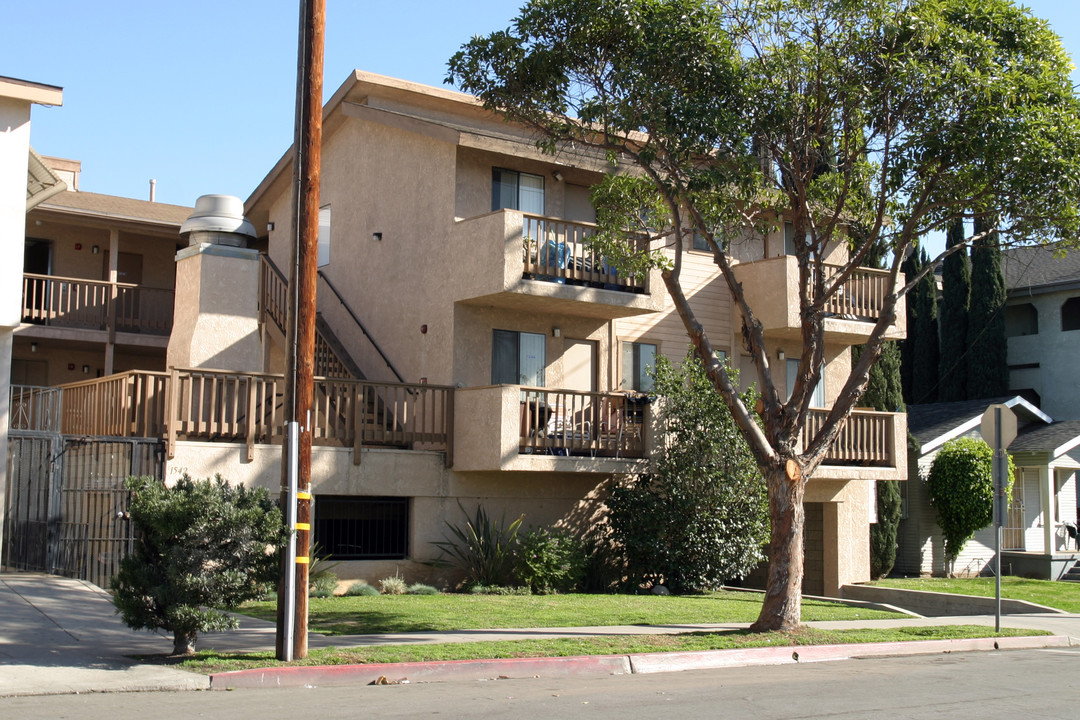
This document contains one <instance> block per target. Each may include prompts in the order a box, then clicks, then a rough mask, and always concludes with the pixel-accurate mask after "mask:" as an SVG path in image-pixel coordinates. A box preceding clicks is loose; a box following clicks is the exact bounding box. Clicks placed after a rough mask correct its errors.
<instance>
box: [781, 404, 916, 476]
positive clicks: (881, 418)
mask: <svg viewBox="0 0 1080 720" xmlns="http://www.w3.org/2000/svg"><path fill="white" fill-rule="evenodd" d="M828 414H829V411H828V410H811V411H810V412H809V413H808V414H807V416H806V424H805V425H804V426H803V433H802V443H803V447H805V446H806V445H807V444H808V443H809V442H810V440H811V439H812V438H813V437H814V436H815V435H816V434H817V432H818V430H820V429H821V426H822V425H823V424H824V423H825V418H826V417H827V416H828ZM895 422H896V414H895V413H883V412H873V411H869V410H854V411H852V413H851V415H850V417H848V419H847V422H846V423H845V424H844V426H843V427H842V428H840V432H839V433H838V434H837V436H836V442H835V443H833V446H832V448H830V449H829V452H828V453H827V454H826V455H825V459H824V460H823V461H822V464H824V465H854V466H860V467H895V466H896V451H897V449H896V448H895V447H894V433H893V428H894V423H895Z"/></svg>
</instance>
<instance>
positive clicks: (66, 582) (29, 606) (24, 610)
mask: <svg viewBox="0 0 1080 720" xmlns="http://www.w3.org/2000/svg"><path fill="white" fill-rule="evenodd" d="M0 608H3V612H0V696H3V695H34V694H57V693H78V692H110V691H114V692H123V691H137V690H187V689H206V688H208V687H210V678H208V677H206V676H203V675H196V674H193V673H188V672H185V671H182V670H176V669H173V668H169V667H165V666H161V665H151V664H141V663H138V662H136V661H135V660H132V659H131V657H130V656H132V655H163V654H165V653H168V652H169V651H170V650H171V649H172V638H171V636H169V635H166V634H164V633H148V632H135V631H133V630H130V629H129V628H127V627H126V626H125V625H124V624H123V623H122V622H121V621H120V618H119V617H118V616H117V615H116V614H115V612H114V609H113V605H112V602H111V601H110V598H109V596H108V594H107V593H105V592H104V591H103V590H101V589H100V588H98V587H96V586H94V585H91V584H89V583H86V582H82V581H79V580H72V579H69V578H62V577H56V576H50V575H39V574H10V573H9V574H4V575H0ZM240 622H241V627H240V629H239V630H236V631H231V632H225V633H205V634H200V636H199V645H198V647H199V649H201V650H207V649H213V650H218V651H221V652H252V651H265V650H272V649H273V647H274V626H273V624H272V623H268V622H264V621H260V620H255V619H252V618H247V617H244V618H241V619H240ZM808 624H809V625H812V626H815V627H821V628H849V627H867V626H873V627H887V626H901V625H950V624H956V625H963V624H967V625H970V624H982V625H990V626H993V624H994V618H993V616H963V617H954V618H949V617H932V618H920V617H911V618H905V619H898V620H875V621H867V622H862V621H845V622H821V623H808ZM1003 625H1004V626H1005V627H1014V628H1029V629H1038V630H1048V631H1050V632H1052V633H1054V635H1057V636H1064V637H1068V636H1072V637H1075V638H1077V639H1078V640H1077V643H1080V616H1077V615H1062V614H1055V615H1041V614H1040V615H1035V614H1030V615H1009V616H1007V617H1006V618H1005V619H1004V620H1003ZM746 626H747V624H746V623H725V624H715V625H664V626H641V625H632V626H619V627H586V628H523V629H500V630H464V631H456V632H427V633H392V634H375V635H353V636H334V637H326V636H322V635H319V634H317V633H312V634H310V636H309V645H310V647H312V648H318V647H351V646H365V645H381V644H405V643H439V642H476V641H484V640H512V639H524V638H565V637H586V636H593V635H626V634H657V633H682V632H692V631H701V630H704V631H708V630H732V629H739V628H745V627H746ZM1041 641H1042V640H1041V639H1040V640H1039V642H1041ZM948 642H950V643H953V644H952V645H951V646H949V647H944V646H943V647H942V648H936V647H935V648H930V647H927V646H922V647H921V648H920V649H917V648H916V646H915V645H913V644H910V643H908V644H906V645H907V647H906V649H905V648H902V647H895V648H891V649H890V648H882V649H880V651H881V652H888V653H889V654H898V653H907V652H942V651H945V650H948V649H952V650H963V649H976V647H975V646H972V647H970V648H969V647H966V646H962V645H960V644H957V643H961V642H964V641H948ZM1056 642H1057V643H1058V644H1062V641H1056ZM1064 642H1065V643H1068V642H1069V641H1068V640H1065V641H1064ZM992 643H993V641H990V645H991V646H992ZM969 644H970V643H969ZM984 644H985V643H984ZM889 645H896V646H901V645H905V644H900V643H893V644H889ZM1003 646H1004V645H1003ZM835 648H836V649H833V650H830V649H828V648H824V649H816V650H812V649H810V648H809V647H808V648H805V649H804V648H800V650H799V654H800V656H803V661H804V662H805V661H807V660H811V659H814V660H824V659H830V657H832V658H839V657H854V656H867V655H871V654H879V653H875V652H871V650H870V648H869V647H868V646H857V648H858V649H856V646H835ZM777 651H778V650H777V649H776V648H763V649H760V650H757V651H754V650H748V651H738V652H739V653H741V655H739V656H736V655H735V654H733V652H730V651H720V652H723V653H727V655H724V656H722V657H723V658H724V659H723V660H721V659H720V658H721V656H720V655H718V654H717V653H713V654H711V655H707V656H706V655H703V654H695V653H690V654H685V653H678V654H660V655H659V656H652V655H650V656H637V665H638V668H637V669H634V668H633V667H632V665H633V660H632V659H627V658H625V657H624V658H623V659H620V660H619V661H618V662H617V663H616V664H611V663H610V662H608V663H606V664H605V662H601V661H598V660H595V659H593V660H587V659H580V658H579V659H567V658H561V659H551V660H549V661H545V662H540V663H539V665H536V663H535V662H534V661H529V662H533V665H529V663H527V662H525V661H496V662H495V663H494V664H493V663H491V662H488V663H473V664H472V666H471V667H469V668H466V667H465V664H463V663H428V664H422V665H424V666H425V667H423V668H420V667H416V666H417V664H413V666H412V667H410V668H408V669H407V670H406V669H405V668H400V667H399V668H394V667H389V668H388V669H384V670H381V671H380V672H379V674H386V673H399V674H402V675H405V674H408V675H409V676H411V677H412V678H414V681H415V679H421V678H424V677H427V678H429V679H431V678H432V677H433V676H432V675H431V674H430V673H432V672H434V673H436V674H438V673H441V675H438V676H439V677H442V678H448V677H473V676H474V675H476V674H479V675H480V676H483V677H499V676H508V675H509V674H511V673H513V674H517V673H519V672H524V673H526V674H527V675H529V676H531V675H534V674H538V672H539V671H538V669H537V668H538V667H539V666H543V667H544V668H546V669H545V670H544V672H545V673H548V674H560V673H562V674H565V673H575V674H576V673H580V672H589V671H596V672H601V673H603V674H610V672H612V671H613V668H616V667H626V668H629V670H628V671H630V672H645V671H649V670H646V669H645V668H646V667H651V668H667V669H686V668H687V667H691V666H693V667H719V666H724V665H730V664H736V663H737V664H747V663H751V664H753V663H764V662H779V661H782V660H786V661H788V662H791V661H792V660H791V652H790V648H789V649H788V650H787V651H785V652H783V653H781V654H780V655H777ZM830 653H831V655H830ZM774 655H775V656H776V657H773V656H774ZM624 661H625V662H624ZM717 663H721V664H719V665H718V664H717ZM284 670H286V671H287V672H281V671H275V672H270V671H265V672H263V673H261V674H262V675H263V676H266V677H264V679H263V681H260V682H259V683H256V684H260V685H268V684H269V685H281V684H288V682H289V679H290V677H291V678H292V679H293V680H296V679H299V680H300V681H301V682H311V681H312V680H313V679H315V678H316V673H315V672H314V670H313V669H306V670H305V669H300V668H293V669H288V668H286V669H284ZM366 670H367V674H371V672H374V671H377V670H379V669H378V668H375V667H373V666H368V668H367V669H366ZM651 671H658V670H656V669H654V670H651ZM343 672H344V671H343V670H341V669H338V670H336V671H334V675H330V676H327V675H322V676H318V679H317V681H318V682H319V683H323V684H325V683H327V682H332V681H349V680H350V678H349V677H345V678H342V677H341V674H342V673H343ZM305 673H306V674H305ZM425 673H427V674H425ZM455 673H456V674H455ZM249 674H251V673H249ZM387 676H388V677H389V675H387ZM217 677H219V678H221V680H220V681H218V682H217V683H216V685H217V686H222V685H225V686H238V684H237V681H236V679H235V678H236V676H235V675H234V676H232V677H233V679H232V680H231V681H230V680H229V679H228V678H226V677H222V676H217ZM365 677H366V675H365ZM376 677H377V676H376ZM268 678H269V679H268ZM351 679H352V681H353V682H356V681H361V678H360V677H358V676H356V675H355V674H354V675H353V676H352V678H351Z"/></svg>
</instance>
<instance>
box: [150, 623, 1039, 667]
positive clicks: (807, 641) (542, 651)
mask: <svg viewBox="0 0 1080 720" xmlns="http://www.w3.org/2000/svg"><path fill="white" fill-rule="evenodd" d="M1049 634H1050V633H1047V632H1043V631H1038V630H1019V629H1003V630H1002V631H1001V632H1000V633H995V632H994V631H993V629H992V628H989V627H985V626H978V625H941V626H927V627H899V628H860V629H851V630H820V629H816V628H810V627H803V628H800V629H799V630H796V631H794V632H786V633H780V632H773V633H751V632H749V631H746V630H730V631H723V632H694V633H683V634H679V635H607V636H591V637H581V638H557V639H548V640H543V639H539V640H507V641H490V642H489V641H484V642H470V643H438V644H431V645H382V646H365V647H355V648H318V649H313V650H311V652H310V654H309V655H308V657H307V658H305V659H303V660H296V661H293V662H289V663H284V662H279V661H277V660H276V659H275V658H274V654H273V653H272V652H260V653H216V652H213V651H205V652H197V653H196V654H195V655H194V656H193V657H191V658H187V659H184V660H182V661H179V662H177V664H176V667H178V668H181V669H184V670H189V671H191V672H196V673H203V674H209V673H217V672H225V671H229V670H244V669H250V668H266V667H285V666H289V665H296V666H305V665H362V664H372V663H401V662H426V661H445V660H478V659H491V658H518V657H569V656H579V655H628V654H633V653H653V652H692V651H701V650H730V649H735V648H756V647H789V646H793V645H843V644H857V643H876V642H904V641H913V640H954V639H965V638H983V637H1014V636H1035V635H1049ZM168 662H174V660H173V659H170V660H168Z"/></svg>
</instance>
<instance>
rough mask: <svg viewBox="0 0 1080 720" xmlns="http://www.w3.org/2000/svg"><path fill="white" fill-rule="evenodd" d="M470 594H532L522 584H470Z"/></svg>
mask: <svg viewBox="0 0 1080 720" xmlns="http://www.w3.org/2000/svg"><path fill="white" fill-rule="evenodd" d="M469 594H470V595H532V590H531V589H530V588H528V587H526V586H524V585H470V586H469Z"/></svg>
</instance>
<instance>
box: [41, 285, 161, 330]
mask: <svg viewBox="0 0 1080 720" xmlns="http://www.w3.org/2000/svg"><path fill="white" fill-rule="evenodd" d="M173 297H174V293H173V291H172V290H166V289H163V288H150V287H145V286H142V285H129V284H126V283H110V282H104V281H98V280H83V279H79V278H66V277H56V276H52V275H34V274H32V273H24V274H23V307H22V321H23V322H25V323H33V324H37V325H48V326H53V327H64V328H79V329H85V330H108V329H109V328H110V327H112V328H113V329H115V330H116V331H117V332H130V333H145V334H148V335H168V334H169V333H170V332H171V331H172V321H173Z"/></svg>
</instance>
